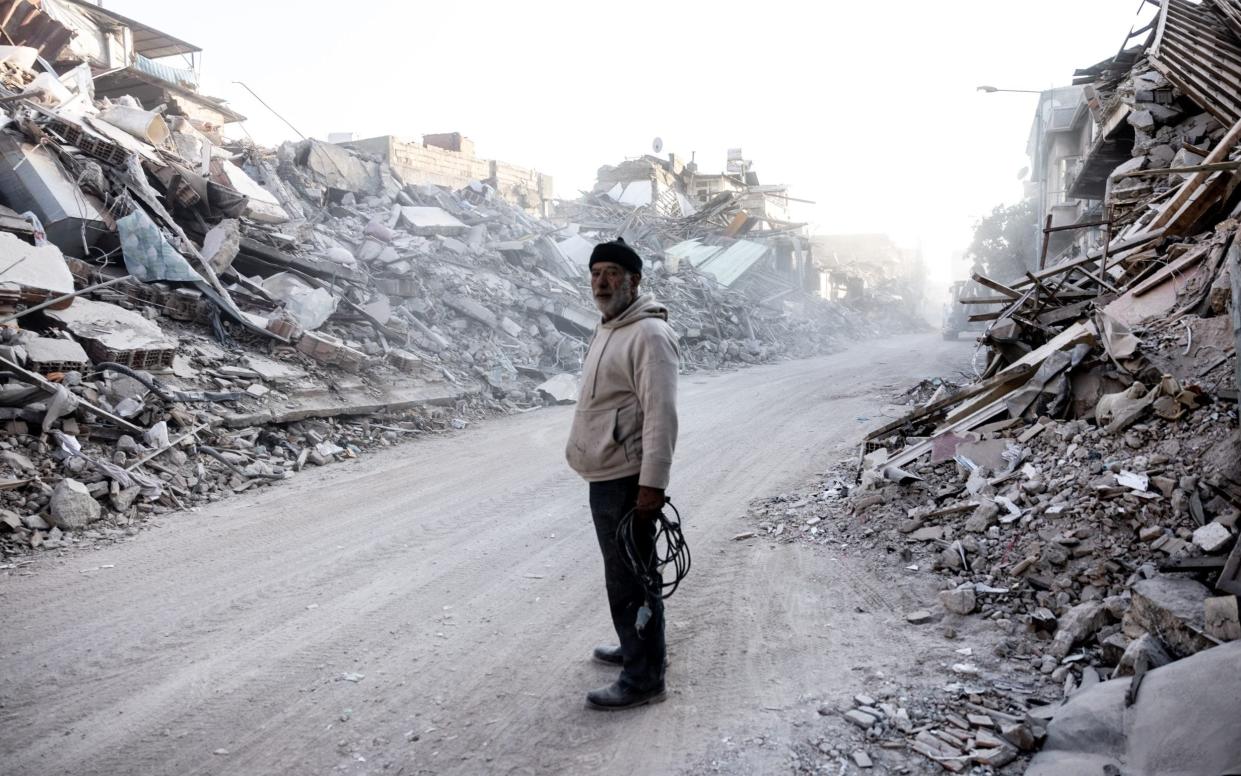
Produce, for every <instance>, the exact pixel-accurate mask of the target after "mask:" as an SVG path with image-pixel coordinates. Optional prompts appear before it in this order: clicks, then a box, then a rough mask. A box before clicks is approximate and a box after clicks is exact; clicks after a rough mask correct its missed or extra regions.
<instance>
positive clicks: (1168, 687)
mask: <svg viewBox="0 0 1241 776" xmlns="http://www.w3.org/2000/svg"><path fill="white" fill-rule="evenodd" d="M1238 664H1241V641H1237V642H1231V643H1228V644H1224V645H1222V646H1219V647H1215V648H1213V649H1208V650H1205V651H1203V652H1200V653H1198V654H1197V655H1193V656H1192V657H1189V658H1187V659H1185V660H1178V661H1176V662H1174V663H1171V664H1169V665H1166V666H1163V667H1162V668H1159V669H1157V670H1154V671H1150V672H1148V673H1147V674H1146V676H1145V678H1144V679H1143V681H1142V684H1141V686H1140V687H1139V689H1138V692H1137V694H1136V701H1135V702H1134V703H1133V704H1132V705H1129V704H1127V703H1126V693H1127V691H1128V690H1129V687H1130V684H1131V680H1130V679H1127V678H1126V679H1119V680H1113V681H1110V682H1102V683H1100V684H1098V685H1095V686H1094V687H1092V688H1091V689H1089V690H1087V691H1084V692H1080V693H1077V694H1075V695H1073V696H1072V697H1071V698H1070V699H1069V701H1068V702H1067V703H1065V704H1064V705H1063V706H1060V707H1059V708H1058V709H1057V713H1056V717H1055V719H1054V720H1053V721H1052V722H1051V724H1050V726H1049V727H1048V735H1047V741H1046V743H1045V744H1044V746H1043V748H1042V750H1041V751H1040V752H1039V753H1038V754H1037V755H1035V757H1034V759H1033V760H1032V761H1031V763H1030V767H1029V769H1028V770H1027V771H1026V772H1025V773H1026V776H1064V774H1079V773H1080V774H1102V773H1105V772H1107V773H1114V774H1115V773H1124V774H1174V773H1175V774H1203V775H1204V776H1205V775H1206V774H1212V775H1213V774H1223V773H1235V772H1237V765H1238V750H1237V741H1238V740H1241V715H1238V714H1237V713H1236V711H1237V698H1241V672H1239V671H1237V670H1236V666H1237V665H1238ZM1106 766H1110V768H1109V769H1107V770H1105V767H1106Z"/></svg>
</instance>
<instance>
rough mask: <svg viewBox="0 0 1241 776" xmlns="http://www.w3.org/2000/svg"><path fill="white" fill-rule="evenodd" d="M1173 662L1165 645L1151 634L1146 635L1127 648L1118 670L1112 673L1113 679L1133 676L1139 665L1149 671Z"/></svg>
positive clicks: (1117, 664)
mask: <svg viewBox="0 0 1241 776" xmlns="http://www.w3.org/2000/svg"><path fill="white" fill-rule="evenodd" d="M1171 662H1172V658H1171V657H1170V656H1169V655H1168V651H1167V650H1166V649H1164V648H1163V644H1161V643H1160V641H1159V639H1158V638H1156V637H1155V636H1152V635H1151V634H1149V633H1144V634H1142V636H1140V637H1139V638H1136V639H1134V640H1133V641H1131V642H1129V646H1127V647H1125V651H1124V653H1123V654H1122V655H1121V656H1120V661H1119V662H1117V663H1116V670H1115V671H1113V672H1112V678H1116V677H1118V676H1133V673H1134V671H1135V670H1136V667H1137V665H1138V664H1139V663H1143V664H1144V665H1145V666H1146V668H1147V669H1151V668H1158V667H1159V666H1164V665H1167V664H1168V663H1171Z"/></svg>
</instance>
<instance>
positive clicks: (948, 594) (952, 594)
mask: <svg viewBox="0 0 1241 776" xmlns="http://www.w3.org/2000/svg"><path fill="white" fill-rule="evenodd" d="M939 602H940V603H941V604H943V605H944V608H945V609H947V610H948V611H950V612H952V613H953V614H961V615H966V614H970V613H972V612H973V611H974V609H975V607H977V606H978V599H977V596H976V595H974V586H973V585H962V586H961V587H958V588H957V589H955V590H941V591H940V593H939Z"/></svg>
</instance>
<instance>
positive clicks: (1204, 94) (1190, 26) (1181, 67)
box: [1150, 0, 1241, 126]
mask: <svg viewBox="0 0 1241 776" xmlns="http://www.w3.org/2000/svg"><path fill="white" fill-rule="evenodd" d="M1150 58H1151V64H1152V65H1154V66H1155V68H1156V69H1158V70H1159V72H1161V73H1163V74H1164V75H1165V76H1167V78H1168V80H1169V81H1171V82H1172V83H1173V85H1175V86H1176V88H1178V89H1180V90H1181V91H1182V92H1184V93H1185V94H1186V95H1187V96H1188V97H1189V98H1190V99H1191V100H1193V101H1194V102H1196V103H1197V104H1198V105H1199V106H1200V107H1201V108H1202V109H1203V110H1205V111H1206V112H1207V113H1210V114H1211V115H1212V116H1214V117H1215V118H1217V119H1219V120H1220V122H1222V123H1223V124H1224V125H1225V126H1231V125H1233V124H1235V123H1237V120H1238V119H1241V40H1239V39H1238V38H1237V36H1236V35H1234V34H1233V33H1232V32H1231V31H1230V30H1229V29H1228V28H1227V27H1226V26H1225V24H1224V22H1223V20H1222V19H1221V17H1220V16H1217V15H1216V14H1215V13H1212V12H1211V11H1210V10H1209V9H1208V8H1207V7H1206V6H1203V5H1197V4H1195V3H1190V2H1188V1H1187V0H1163V5H1162V6H1161V7H1160V10H1159V26H1158V27H1157V29H1156V31H1155V40H1154V43H1152V45H1151V48H1150Z"/></svg>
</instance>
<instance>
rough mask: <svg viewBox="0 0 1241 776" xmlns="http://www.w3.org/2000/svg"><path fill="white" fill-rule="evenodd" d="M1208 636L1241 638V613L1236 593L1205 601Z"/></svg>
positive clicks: (1223, 639) (1225, 639)
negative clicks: (1240, 612) (1238, 609)
mask: <svg viewBox="0 0 1241 776" xmlns="http://www.w3.org/2000/svg"><path fill="white" fill-rule="evenodd" d="M1203 614H1204V616H1205V619H1206V632H1207V635H1208V636H1211V637H1212V638H1216V639H1219V640H1220V641H1236V640H1237V639H1241V615H1239V614H1238V611H1237V597H1236V596H1235V595H1221V596H1215V597H1213V598H1208V599H1207V600H1206V601H1204V602H1203Z"/></svg>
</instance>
